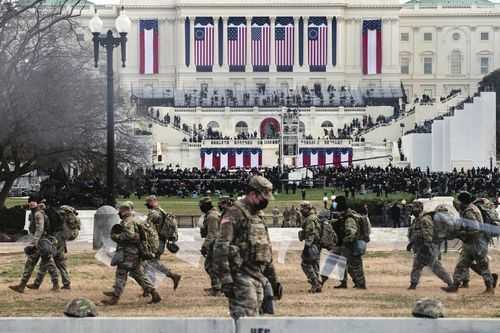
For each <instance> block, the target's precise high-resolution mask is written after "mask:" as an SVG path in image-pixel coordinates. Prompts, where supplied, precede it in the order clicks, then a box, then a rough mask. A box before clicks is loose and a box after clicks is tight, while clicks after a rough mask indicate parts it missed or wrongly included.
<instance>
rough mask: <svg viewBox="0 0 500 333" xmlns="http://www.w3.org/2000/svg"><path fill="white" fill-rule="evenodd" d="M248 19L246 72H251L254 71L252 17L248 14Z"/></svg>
mask: <svg viewBox="0 0 500 333" xmlns="http://www.w3.org/2000/svg"><path fill="white" fill-rule="evenodd" d="M245 18H246V21H247V40H246V42H247V43H246V47H247V57H246V58H247V59H246V60H247V61H246V66H245V67H246V70H245V71H246V72H251V71H252V17H251V16H247V17H245Z"/></svg>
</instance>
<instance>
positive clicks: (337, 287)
mask: <svg viewBox="0 0 500 333" xmlns="http://www.w3.org/2000/svg"><path fill="white" fill-rule="evenodd" d="M334 288H335V289H347V281H342V282H340V284H339V285H338V286H335V287H334Z"/></svg>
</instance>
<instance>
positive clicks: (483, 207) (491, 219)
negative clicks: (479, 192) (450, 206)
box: [473, 198, 500, 237]
mask: <svg viewBox="0 0 500 333" xmlns="http://www.w3.org/2000/svg"><path fill="white" fill-rule="evenodd" d="M473 203H474V205H476V206H477V208H479V211H480V212H481V215H482V217H483V222H484V223H486V224H490V225H492V226H495V227H500V217H499V216H498V213H497V210H496V207H495V204H494V203H493V202H491V201H490V200H488V199H486V198H479V199H476V200H474V202H473ZM497 229H498V228H488V233H489V234H490V235H491V236H493V237H497V236H499V235H500V232H499V230H497Z"/></svg>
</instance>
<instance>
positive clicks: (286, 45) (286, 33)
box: [275, 24, 294, 66]
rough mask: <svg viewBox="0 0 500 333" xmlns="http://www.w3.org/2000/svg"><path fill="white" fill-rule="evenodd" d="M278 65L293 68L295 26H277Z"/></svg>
mask: <svg viewBox="0 0 500 333" xmlns="http://www.w3.org/2000/svg"><path fill="white" fill-rule="evenodd" d="M275 43H276V65H277V66H293V62H294V58H293V57H294V54H293V52H294V27H293V24H288V25H285V26H283V25H280V24H276V31H275Z"/></svg>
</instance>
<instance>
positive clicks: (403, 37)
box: [401, 32, 410, 42]
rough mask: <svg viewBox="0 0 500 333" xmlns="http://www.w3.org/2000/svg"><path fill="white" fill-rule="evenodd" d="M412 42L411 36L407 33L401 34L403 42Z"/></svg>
mask: <svg viewBox="0 0 500 333" xmlns="http://www.w3.org/2000/svg"><path fill="white" fill-rule="evenodd" d="M409 40H410V34H409V33H407V32H402V33H401V41H402V42H407V41H409Z"/></svg>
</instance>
